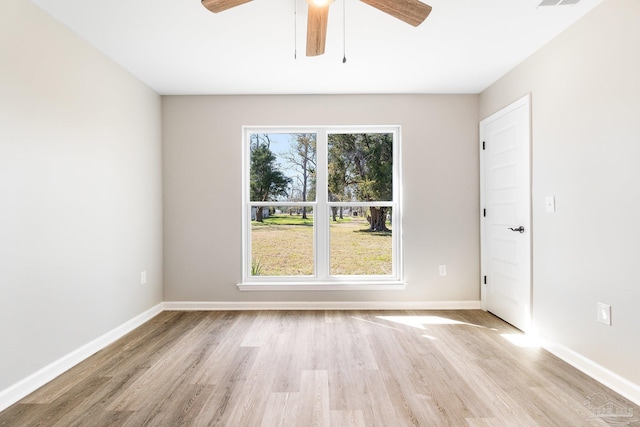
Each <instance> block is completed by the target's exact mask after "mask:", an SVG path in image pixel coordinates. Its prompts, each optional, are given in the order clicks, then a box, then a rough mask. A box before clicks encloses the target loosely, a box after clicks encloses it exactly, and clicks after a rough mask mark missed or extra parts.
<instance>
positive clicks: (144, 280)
mask: <svg viewBox="0 0 640 427" xmlns="http://www.w3.org/2000/svg"><path fill="white" fill-rule="evenodd" d="M140 284H141V285H146V284H147V272H146V271H143V272H141V273H140Z"/></svg>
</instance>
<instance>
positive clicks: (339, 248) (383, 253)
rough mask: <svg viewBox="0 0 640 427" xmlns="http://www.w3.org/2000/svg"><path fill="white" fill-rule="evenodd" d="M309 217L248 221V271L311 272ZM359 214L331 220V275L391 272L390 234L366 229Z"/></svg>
mask: <svg viewBox="0 0 640 427" xmlns="http://www.w3.org/2000/svg"><path fill="white" fill-rule="evenodd" d="M310 225H313V218H312V217H311V216H310V217H309V218H308V219H307V220H303V219H302V218H301V217H300V216H295V215H287V214H282V215H273V216H270V217H269V218H265V220H264V222H263V223H257V222H252V226H251V250H252V254H253V259H252V266H259V268H257V269H255V271H254V269H253V268H252V274H254V275H260V276H297V275H312V274H313V227H311V226H310ZM367 227H368V223H367V221H366V219H364V218H362V217H345V218H344V219H342V220H339V221H337V222H333V221H332V222H331V226H330V231H329V236H330V240H331V243H330V263H331V268H330V269H331V272H330V273H331V274H332V275H362V274H371V275H388V274H391V264H392V262H391V258H392V237H391V233H379V232H374V233H372V232H368V231H366V230H367Z"/></svg>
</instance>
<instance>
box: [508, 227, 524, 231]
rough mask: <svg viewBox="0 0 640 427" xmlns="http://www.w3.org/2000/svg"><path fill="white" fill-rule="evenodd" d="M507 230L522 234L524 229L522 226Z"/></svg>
mask: <svg viewBox="0 0 640 427" xmlns="http://www.w3.org/2000/svg"><path fill="white" fill-rule="evenodd" d="M509 230H511V231H517V232H518V233H524V227H523V226H520V227H518V228H511V227H509Z"/></svg>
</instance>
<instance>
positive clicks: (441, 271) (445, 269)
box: [438, 264, 447, 276]
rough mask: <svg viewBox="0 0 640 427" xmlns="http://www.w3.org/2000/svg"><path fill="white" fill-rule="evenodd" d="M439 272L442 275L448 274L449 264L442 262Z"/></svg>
mask: <svg viewBox="0 0 640 427" xmlns="http://www.w3.org/2000/svg"><path fill="white" fill-rule="evenodd" d="M438 272H439V273H440V275H441V276H446V275H447V266H446V265H445V264H440V265H439V266H438Z"/></svg>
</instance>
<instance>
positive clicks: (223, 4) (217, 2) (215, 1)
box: [202, 0, 251, 13]
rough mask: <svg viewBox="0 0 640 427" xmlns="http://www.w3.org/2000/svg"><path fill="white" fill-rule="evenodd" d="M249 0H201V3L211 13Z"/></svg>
mask: <svg viewBox="0 0 640 427" xmlns="http://www.w3.org/2000/svg"><path fill="white" fill-rule="evenodd" d="M250 1H251V0H202V5H203V6H204V7H206V8H207V9H209V10H210V11H211V12H213V13H218V12H222V11H223V10H227V9H231V8H232V7H236V6H240V5H241V4H245V3H249V2H250Z"/></svg>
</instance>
